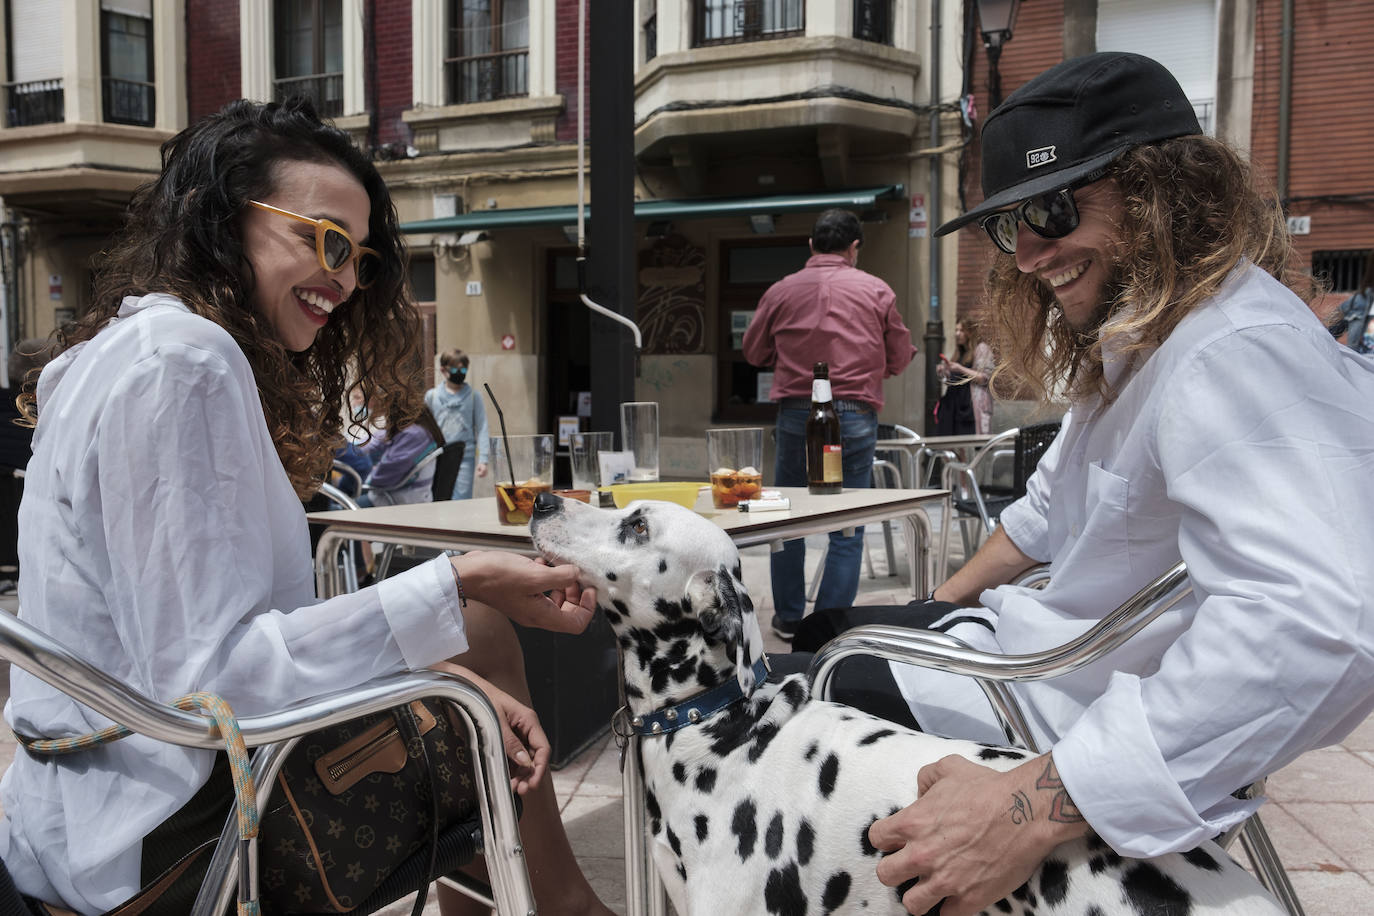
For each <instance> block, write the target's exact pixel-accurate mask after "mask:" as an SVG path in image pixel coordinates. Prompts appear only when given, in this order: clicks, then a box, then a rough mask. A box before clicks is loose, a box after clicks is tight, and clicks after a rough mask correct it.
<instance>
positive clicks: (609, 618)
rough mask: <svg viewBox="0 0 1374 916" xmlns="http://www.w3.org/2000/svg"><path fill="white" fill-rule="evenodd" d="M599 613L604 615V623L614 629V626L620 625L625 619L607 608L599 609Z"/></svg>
mask: <svg viewBox="0 0 1374 916" xmlns="http://www.w3.org/2000/svg"><path fill="white" fill-rule="evenodd" d="M601 613H603V614H605V615H606V622H607V623H609V624H610V625H611V626H612V627H614V626H615V625H616V624H618V623H620V621H622V620H624V619H625V618H624V617H622V616H620V614H618V613H617V612H615V611H613V610H611V609H610V608H608V607H603V608H602V609H601Z"/></svg>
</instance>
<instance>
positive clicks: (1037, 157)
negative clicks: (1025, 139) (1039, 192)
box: [1026, 146, 1059, 169]
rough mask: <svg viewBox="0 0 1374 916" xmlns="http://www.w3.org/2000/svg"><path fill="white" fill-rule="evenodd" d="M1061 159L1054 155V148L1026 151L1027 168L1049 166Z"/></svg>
mask: <svg viewBox="0 0 1374 916" xmlns="http://www.w3.org/2000/svg"><path fill="white" fill-rule="evenodd" d="M1058 158H1059V157H1058V156H1056V155H1055V154H1054V147H1053V146H1042V147H1040V148H1039V149H1033V150H1027V151H1026V168H1028V169H1034V168H1039V167H1040V166H1042V165H1049V164H1050V163H1051V162H1054V161H1055V160H1057V159H1058Z"/></svg>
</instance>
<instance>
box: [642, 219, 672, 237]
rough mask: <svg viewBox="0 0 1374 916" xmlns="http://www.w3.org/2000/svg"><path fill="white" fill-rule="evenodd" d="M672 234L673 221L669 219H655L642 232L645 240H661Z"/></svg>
mask: <svg viewBox="0 0 1374 916" xmlns="http://www.w3.org/2000/svg"><path fill="white" fill-rule="evenodd" d="M672 232H673V221H672V220H670V219H656V220H654V221H653V222H651V223H650V224H649V226H648V228H647V229H645V230H644V237H645V238H646V239H661V238H664V237H665V236H668V235H671V234H672Z"/></svg>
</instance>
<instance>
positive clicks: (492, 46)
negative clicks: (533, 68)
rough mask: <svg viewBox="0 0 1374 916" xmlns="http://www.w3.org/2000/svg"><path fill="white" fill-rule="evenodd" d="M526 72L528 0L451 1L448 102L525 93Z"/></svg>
mask: <svg viewBox="0 0 1374 916" xmlns="http://www.w3.org/2000/svg"><path fill="white" fill-rule="evenodd" d="M529 71H530V2H529V0H450V2H449V14H448V46H447V50H446V52H445V56H444V80H445V83H446V85H447V89H446V95H447V101H448V104H450V105H462V104H466V103H469V102H490V101H492V100H494V99H505V98H510V97H512V96H520V95H529V93H530V89H529Z"/></svg>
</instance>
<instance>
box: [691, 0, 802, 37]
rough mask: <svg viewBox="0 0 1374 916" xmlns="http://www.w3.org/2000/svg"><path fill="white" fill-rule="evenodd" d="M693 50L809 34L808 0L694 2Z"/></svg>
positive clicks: (708, 0) (718, 0)
mask: <svg viewBox="0 0 1374 916" xmlns="http://www.w3.org/2000/svg"><path fill="white" fill-rule="evenodd" d="M692 25H693V30H692V47H694V48H701V47H706V46H707V45H728V44H736V43H738V42H743V41H771V40H772V39H774V38H790V37H793V36H797V35H805V34H806V4H805V2H804V0H692Z"/></svg>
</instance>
